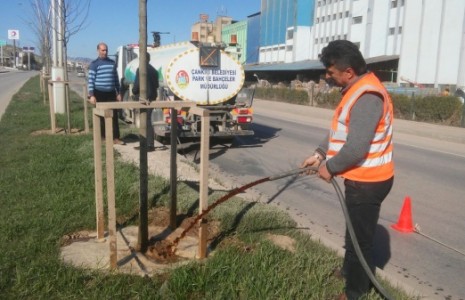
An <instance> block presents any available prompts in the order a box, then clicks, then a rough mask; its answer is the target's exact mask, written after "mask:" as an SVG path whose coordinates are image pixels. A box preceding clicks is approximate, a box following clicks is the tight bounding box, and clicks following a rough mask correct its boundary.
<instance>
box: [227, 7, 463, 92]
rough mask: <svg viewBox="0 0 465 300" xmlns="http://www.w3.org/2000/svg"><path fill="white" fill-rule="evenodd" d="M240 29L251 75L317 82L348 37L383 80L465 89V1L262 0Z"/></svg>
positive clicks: (246, 66)
mask: <svg viewBox="0 0 465 300" xmlns="http://www.w3.org/2000/svg"><path fill="white" fill-rule="evenodd" d="M233 25H234V22H232V23H231V25H226V26H225V27H223V28H224V29H226V30H229V29H228V26H233ZM241 30H242V33H241V35H240V36H246V39H245V41H243V40H241V42H240V44H242V45H240V46H242V47H243V48H242V49H244V50H243V51H244V53H243V55H244V56H245V59H244V58H242V61H244V62H245V69H246V72H262V73H268V74H273V73H279V74H285V75H286V76H287V77H289V76H294V77H295V78H297V77H302V76H304V77H305V76H307V77H313V76H315V75H316V74H319V73H320V74H321V72H322V70H323V68H322V66H321V64H320V63H319V61H318V55H319V53H320V52H321V50H322V49H323V47H325V46H326V45H327V44H328V43H329V42H330V41H332V40H336V39H347V40H350V41H352V42H354V43H355V44H357V45H358V46H359V48H360V51H361V52H362V54H363V55H364V57H365V59H366V60H367V62H368V64H369V68H370V69H371V70H373V71H374V72H375V73H377V75H378V76H379V77H381V78H382V80H383V81H390V82H395V83H397V84H400V85H416V86H423V87H435V88H439V89H442V88H445V87H448V88H450V89H452V90H454V89H455V88H456V87H465V1H463V0H447V1H437V0H408V1H406V0H376V1H375V0H261V11H260V12H258V13H255V14H252V15H250V16H249V17H248V19H247V26H242V27H241V29H239V30H238V31H241ZM244 31H245V33H244ZM233 34H236V35H238V36H239V34H238V33H237V32H236V33H234V30H232V31H231V30H230V31H229V32H228V36H231V35H233ZM238 43H239V42H238Z"/></svg>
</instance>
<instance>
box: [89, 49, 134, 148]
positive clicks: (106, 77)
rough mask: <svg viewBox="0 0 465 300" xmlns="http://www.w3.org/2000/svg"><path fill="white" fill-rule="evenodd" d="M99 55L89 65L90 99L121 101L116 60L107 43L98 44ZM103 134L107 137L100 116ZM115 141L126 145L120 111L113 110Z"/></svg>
mask: <svg viewBox="0 0 465 300" xmlns="http://www.w3.org/2000/svg"><path fill="white" fill-rule="evenodd" d="M97 53H98V57H97V59H96V60H94V61H92V62H91V64H90V66H89V79H88V85H87V87H88V91H89V101H90V103H92V104H95V103H97V102H113V101H115V100H116V101H121V95H120V93H119V91H120V85H119V81H118V74H117V73H116V66H115V62H114V61H113V60H112V59H110V58H108V46H107V45H106V44H105V43H99V44H98V45H97ZM100 128H101V135H102V137H105V122H104V120H103V118H100ZM113 143H115V144H119V145H124V144H125V143H124V142H123V141H122V140H121V139H120V132H119V125H118V111H117V110H116V109H115V110H114V111H113Z"/></svg>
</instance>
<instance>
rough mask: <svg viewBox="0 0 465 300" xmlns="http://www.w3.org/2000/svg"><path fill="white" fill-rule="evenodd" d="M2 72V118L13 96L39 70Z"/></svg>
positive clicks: (0, 73) (0, 74)
mask: <svg viewBox="0 0 465 300" xmlns="http://www.w3.org/2000/svg"><path fill="white" fill-rule="evenodd" d="M3 71H4V70H2V72H0V91H1V93H0V118H1V117H2V116H3V114H4V113H5V110H6V108H7V106H8V104H9V103H10V100H11V97H13V95H14V94H15V93H17V92H18V90H19V89H20V88H21V87H22V86H23V85H24V83H25V82H26V81H27V80H28V79H29V78H31V77H32V76H34V75H37V74H38V72H37V71H16V70H15V71H7V72H3Z"/></svg>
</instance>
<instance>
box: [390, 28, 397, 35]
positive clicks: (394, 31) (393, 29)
mask: <svg viewBox="0 0 465 300" xmlns="http://www.w3.org/2000/svg"><path fill="white" fill-rule="evenodd" d="M395 33H396V28H395V27H391V28H389V35H394V34H395Z"/></svg>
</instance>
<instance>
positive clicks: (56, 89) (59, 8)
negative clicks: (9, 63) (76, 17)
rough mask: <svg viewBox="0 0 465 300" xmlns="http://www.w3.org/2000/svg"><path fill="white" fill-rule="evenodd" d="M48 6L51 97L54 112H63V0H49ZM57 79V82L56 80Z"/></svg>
mask: <svg viewBox="0 0 465 300" xmlns="http://www.w3.org/2000/svg"><path fill="white" fill-rule="evenodd" d="M50 1H51V3H50V7H51V8H52V36H53V49H52V59H53V67H52V80H53V81H54V83H53V99H54V102H55V107H54V110H55V113H61V114H64V113H65V86H64V84H63V83H60V81H63V80H64V79H65V74H64V69H63V40H64V36H65V35H64V29H63V19H64V17H65V16H64V12H63V9H64V5H63V1H64V0H50ZM57 81H58V82H57Z"/></svg>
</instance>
